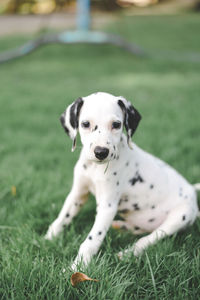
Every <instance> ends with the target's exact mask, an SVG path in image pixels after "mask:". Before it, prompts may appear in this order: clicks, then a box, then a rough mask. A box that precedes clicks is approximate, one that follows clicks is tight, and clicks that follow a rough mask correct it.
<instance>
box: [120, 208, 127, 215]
mask: <svg viewBox="0 0 200 300" xmlns="http://www.w3.org/2000/svg"><path fill="white" fill-rule="evenodd" d="M118 212H119V213H120V214H127V213H128V212H129V209H127V208H125V209H121V210H119V211H118Z"/></svg>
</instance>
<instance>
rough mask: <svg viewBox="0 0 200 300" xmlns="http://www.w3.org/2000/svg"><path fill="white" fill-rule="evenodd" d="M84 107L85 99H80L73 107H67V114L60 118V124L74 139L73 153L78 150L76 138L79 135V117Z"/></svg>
mask: <svg viewBox="0 0 200 300" xmlns="http://www.w3.org/2000/svg"><path fill="white" fill-rule="evenodd" d="M82 106H83V99H82V98H78V99H77V100H76V101H74V102H73V103H72V104H71V105H69V106H68V107H67V109H66V110H65V112H64V113H63V114H62V115H61V117H60V122H61V124H62V126H63V128H64V130H65V132H66V133H67V135H68V136H69V137H70V138H71V139H72V141H73V144H72V151H74V150H75V148H76V136H77V133H78V125H79V115H80V110H81V107H82Z"/></svg>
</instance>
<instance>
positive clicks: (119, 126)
mask: <svg viewBox="0 0 200 300" xmlns="http://www.w3.org/2000/svg"><path fill="white" fill-rule="evenodd" d="M120 128H121V122H120V121H115V122H113V123H112V129H120Z"/></svg>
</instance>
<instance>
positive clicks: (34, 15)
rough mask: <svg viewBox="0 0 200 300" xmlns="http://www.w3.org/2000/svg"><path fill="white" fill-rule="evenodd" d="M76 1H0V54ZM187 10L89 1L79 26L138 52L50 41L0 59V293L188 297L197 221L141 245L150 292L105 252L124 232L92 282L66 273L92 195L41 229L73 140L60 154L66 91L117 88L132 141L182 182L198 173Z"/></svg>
mask: <svg viewBox="0 0 200 300" xmlns="http://www.w3.org/2000/svg"><path fill="white" fill-rule="evenodd" d="M76 9H77V2H76V1H72V0H0V58H1V57H2V56H1V55H2V53H5V52H6V53H7V54H6V55H8V53H9V52H8V51H10V50H11V49H16V47H21V46H22V45H24V44H25V45H26V48H27V43H28V48H29V50H31V49H32V48H31V47H30V45H32V44H30V43H29V42H30V41H35V40H36V41H37V42H38V41H39V42H41V41H43V37H44V36H46V35H48V36H50V37H51V36H53V37H54V41H55V36H58V34H60V33H63V32H64V33H68V32H72V31H74V30H76V28H77V13H76V12H77V11H76ZM199 12H200V1H199V0H116V1H114V0H91V26H90V28H91V30H90V32H94V31H98V32H100V33H105V34H107V35H109V37H111V36H112V38H113V36H115V37H116V36H117V37H120V38H121V39H123V41H124V43H125V44H126V43H128V45H129V47H128V48H129V49H130V45H136V46H137V47H138V48H137V49H139V52H137V53H133V52H130V51H126V50H125V49H122V48H121V47H118V46H116V45H113V44H109V43H107V44H98V45H96V44H95V45H94V44H90V43H74V44H70V45H69V44H61V43H60V42H58V43H51V44H48V45H45V46H41V47H38V48H37V49H36V51H33V52H31V53H30V54H29V55H26V56H21V57H20V58H17V59H15V60H9V61H7V62H4V63H1V64H0V208H1V209H0V235H1V238H0V256H1V257H0V266H1V272H0V299H63V300H64V299H65V300H66V299H69V300H71V299H83V300H84V299H85V300H88V299H97V300H98V299H100V300H102V299H105V298H106V299H108V298H109V299H133V298H134V297H137V299H147V298H148V297H150V298H151V299H170V298H173V299H175V298H176V299H199V293H200V292H199V276H200V274H199V272H200V268H199V259H198V258H199V249H200V247H199V230H200V229H199V228H200V227H199V223H198V222H196V223H195V224H194V225H193V226H192V227H191V228H189V229H188V230H186V231H184V232H183V233H181V234H180V235H178V236H177V237H176V239H171V238H170V239H166V240H165V241H164V242H161V243H160V248H159V249H160V250H159V249H158V248H156V259H155V249H154V248H153V249H152V252H148V253H150V255H149V254H148V255H149V260H150V263H149V265H150V266H151V268H152V270H153V271H152V272H154V275H155V282H156V288H157V290H156V293H155V294H154V292H155V289H154V288H153V285H152V277H151V274H152V273H151V272H150V271H149V269H148V270H147V269H145V268H143V267H142V265H144V266H145V265H146V266H147V264H146V262H145V263H144V264H143V262H142V261H141V260H138V261H135V260H133V261H132V264H130V265H128V266H127V265H126V262H123V261H121V262H119V263H117V264H116V259H115V256H114V255H113V253H117V252H118V251H119V250H120V249H121V248H120V247H126V246H127V245H128V244H129V245H130V244H132V243H133V242H134V240H135V239H136V237H133V236H132V235H131V234H130V233H127V234H126V235H124V236H122V235H121V233H116V232H114V231H112V230H111V231H110V232H109V234H108V238H107V239H106V240H105V242H104V244H103V251H102V253H105V255H104V256H102V255H101V253H100V259H101V263H100V264H99V263H97V264H95V268H94V272H93V274H91V275H93V276H91V277H93V278H98V279H102V281H101V284H100V285H98V286H92V285H91V286H90V288H89V289H88V290H87V292H85V293H83V292H80V294H78V296H77V294H76V291H75V289H73V288H72V287H71V286H70V282H69V280H68V281H66V279H67V278H69V277H70V276H71V275H70V271H69V270H68V265H69V262H70V261H71V260H72V259H73V258H74V256H75V253H76V251H77V250H78V247H79V245H80V243H81V241H82V240H83V239H84V237H86V236H87V234H88V232H89V230H90V228H91V224H92V222H93V220H94V216H95V200H94V198H93V197H91V198H90V200H91V201H88V203H87V204H86V205H85V206H84V207H83V209H82V210H81V212H80V214H79V215H78V216H77V218H76V219H75V221H74V222H73V224H72V226H70V228H67V230H66V231H67V234H61V235H60V237H59V238H58V239H56V240H55V241H52V243H47V242H45V241H44V239H43V236H44V234H45V232H46V230H47V228H48V225H49V224H50V223H51V222H52V221H53V220H54V219H55V218H56V216H57V214H58V212H59V211H60V209H61V207H62V205H63V201H64V199H65V197H66V195H67V194H68V193H69V191H70V189H71V185H72V180H73V178H72V173H73V168H74V165H75V163H76V161H77V159H78V156H79V152H80V150H81V144H80V141H79V142H78V146H77V149H76V151H75V152H74V153H71V143H72V141H71V140H70V139H69V138H68V137H67V135H66V134H65V132H64V130H63V128H62V127H61V125H60V122H59V118H60V115H61V113H63V111H64V110H65V109H66V107H67V106H68V105H69V104H71V103H72V102H73V101H74V100H76V99H77V98H78V97H81V96H87V95H89V94H91V93H94V92H97V91H102V92H109V93H112V94H114V95H122V96H124V97H125V98H127V99H128V100H129V101H131V102H132V103H133V105H134V106H135V107H136V108H137V110H138V111H139V112H140V113H141V115H142V121H141V122H140V125H139V128H138V129H137V131H136V134H135V135H134V136H133V141H135V142H136V143H137V144H138V145H139V146H140V147H141V148H143V149H144V150H146V151H148V152H150V153H153V154H154V155H156V156H158V157H160V158H161V159H163V160H164V161H166V162H168V163H169V164H170V165H172V166H173V167H175V168H176V169H177V170H178V171H179V172H180V173H182V174H183V175H184V177H186V178H187V179H188V180H189V181H190V182H191V183H196V182H199V181H200V155H199V149H200V138H199V137H200V135H199V133H200V121H199V120H200V119H199V111H200V100H199V97H200V96H199V95H200V14H199ZM84 34H85V33H84ZM59 36H60V37H61V38H62V39H65V38H66V34H64V35H62V34H61V35H59ZM70 36H71V35H70ZM84 36H85V35H84ZM41 37H42V38H41ZM72 37H73V35H72V36H71V38H72ZM98 37H99V36H98ZM100 37H101V35H100ZM115 41H116V40H115ZM117 41H119V40H117ZM116 44H117V43H116ZM126 45H127V44H126ZM20 49H21V52H22V53H24V52H23V51H24V48H20ZM129 49H128V50H129ZM134 49H135V48H134ZM141 51H142V53H143V54H145V55H140V53H141ZM80 224H81V226H80ZM111 241H112V242H111ZM69 245H70V246H69ZM172 252H173V253H172ZM170 253H172V254H170ZM151 254H152V255H151ZM183 261H184V263H183ZM140 262H142V264H141V263H140ZM102 266H103V267H102ZM106 266H107V267H106ZM117 266H119V268H120V269H119V268H118V267H117ZM64 268H65V269H66V270H67V272H68V273H67V274H65V275H64V276H62V274H61V270H63V269H64ZM106 268H107V269H106ZM119 270H120V276H119ZM136 270H137V272H136ZM133 276H135V277H133ZM103 278H108V280H107V279H106V280H105V281H103ZM116 278H118V279H119V280H116ZM131 278H134V280H133V282H131ZM144 278H146V279H144ZM119 287H121V288H119ZM105 291H107V294H105V293H104V292H105ZM105 295H106V296H105ZM153 295H154V296H153ZM134 299H135V298H134Z"/></svg>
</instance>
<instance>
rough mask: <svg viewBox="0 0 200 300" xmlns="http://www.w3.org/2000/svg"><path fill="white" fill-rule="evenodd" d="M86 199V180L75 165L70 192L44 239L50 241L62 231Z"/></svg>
mask: <svg viewBox="0 0 200 300" xmlns="http://www.w3.org/2000/svg"><path fill="white" fill-rule="evenodd" d="M87 197H88V186H87V180H86V178H85V177H84V175H83V174H82V173H81V170H80V168H79V165H77V166H76V168H75V171H74V182H73V186H72V190H71V192H70V193H69V195H68V196H67V198H66V200H65V202H64V205H63V207H62V209H61V211H60V213H59V215H58V217H57V218H56V219H55V221H54V222H53V223H52V224H51V225H50V226H49V229H48V231H47V233H46V235H45V239H47V240H52V238H53V237H56V236H57V235H58V234H59V233H60V232H61V231H62V230H63V228H64V226H66V225H69V224H70V223H71V221H72V219H73V217H74V216H76V215H77V213H78V212H79V210H80V208H81V206H82V205H83V204H84V203H85V202H86V200H87Z"/></svg>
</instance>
